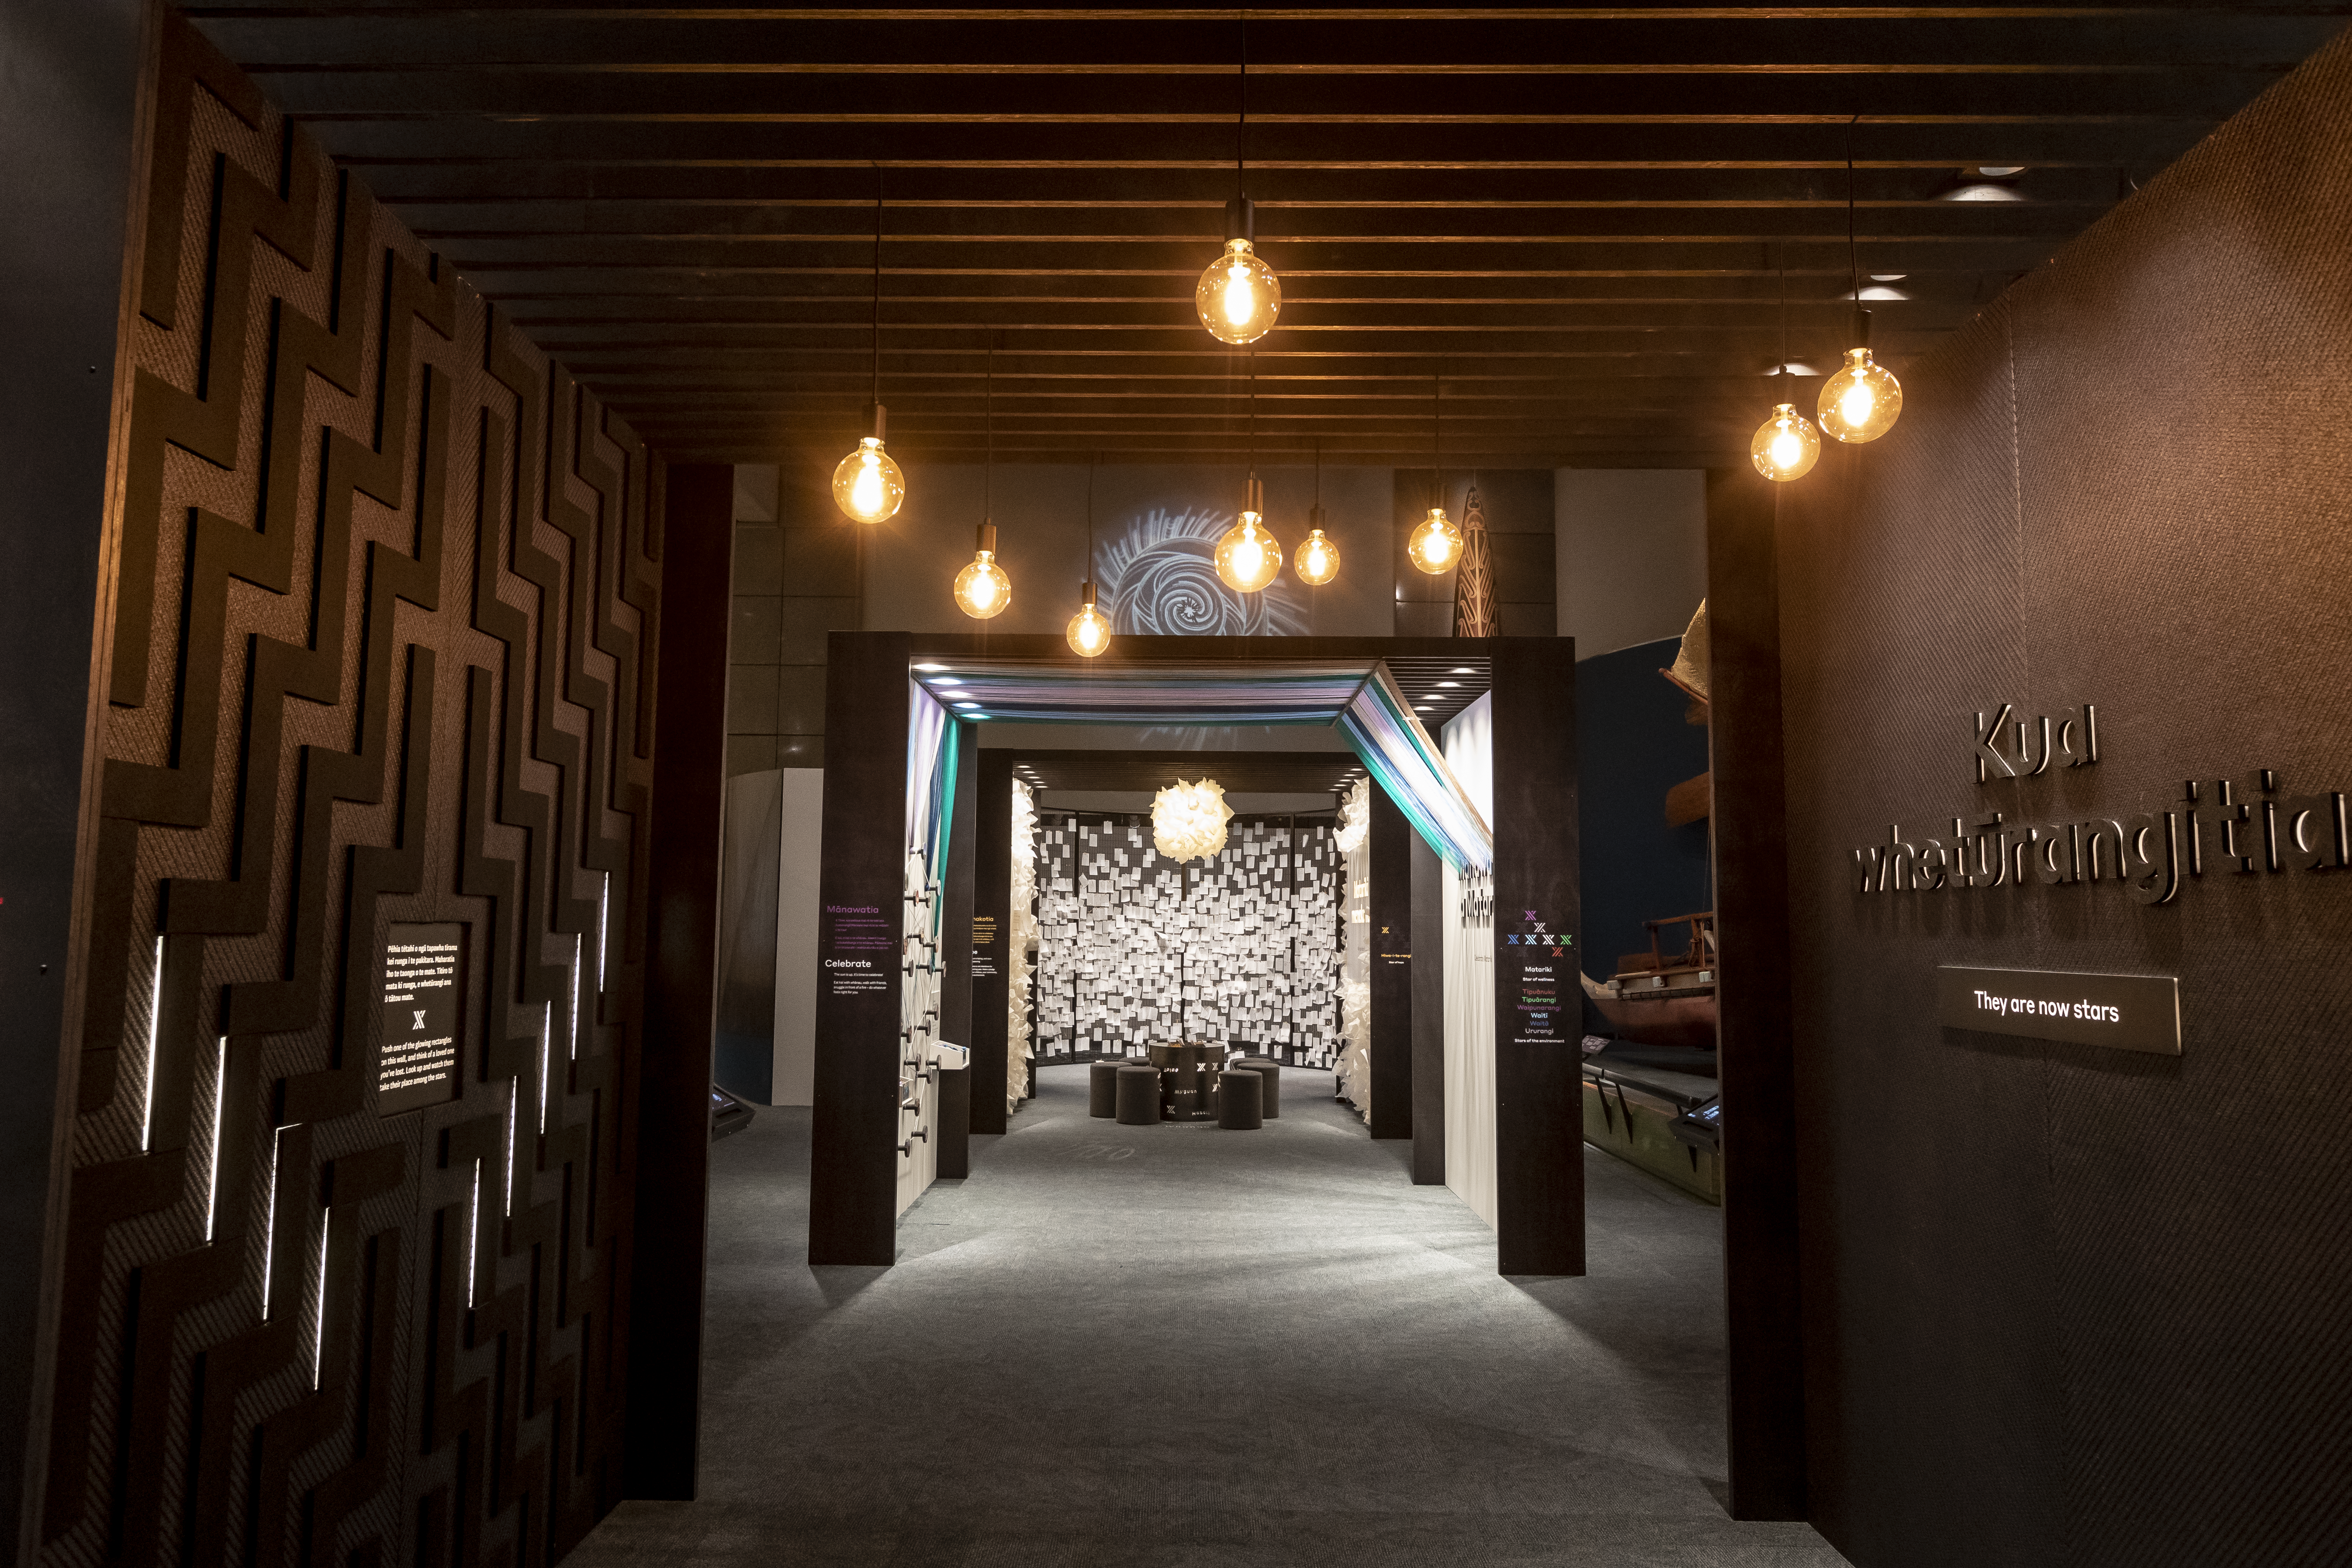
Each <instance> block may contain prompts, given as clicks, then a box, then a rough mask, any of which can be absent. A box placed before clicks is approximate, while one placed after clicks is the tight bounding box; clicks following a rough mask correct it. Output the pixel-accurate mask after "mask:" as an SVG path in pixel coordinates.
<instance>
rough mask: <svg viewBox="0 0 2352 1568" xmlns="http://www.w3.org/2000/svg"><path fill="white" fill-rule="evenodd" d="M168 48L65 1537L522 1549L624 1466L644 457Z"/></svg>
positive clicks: (79, 1238) (474, 1551) (534, 1549)
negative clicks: (621, 1420) (622, 1420)
mask: <svg viewBox="0 0 2352 1568" xmlns="http://www.w3.org/2000/svg"><path fill="white" fill-rule="evenodd" d="M160 71H161V75H160V79H159V84H158V87H157V93H156V99H155V112H154V115H153V132H152V133H153V142H152V170H151V173H150V175H149V185H148V207H147V210H146V212H145V214H144V216H143V218H142V219H141V220H139V223H138V227H139V230H140V232H142V234H143V237H144V239H143V251H142V258H141V261H140V268H141V269H140V271H139V272H138V273H137V274H136V276H135V278H134V290H135V301H136V306H137V310H136V314H135V319H134V320H133V321H132V322H131V327H130V329H129V331H130V336H129V338H128V339H127V340H126V342H125V343H124V345H123V351H122V352H124V353H127V354H129V355H131V357H132V361H133V365H134V369H135V377H134V390H133V393H132V401H131V406H130V408H129V410H128V412H127V416H126V418H125V420H124V422H123V423H122V425H121V426H120V429H121V434H120V435H119V436H118V442H117V457H118V467H119V468H120V470H121V474H122V484H123V491H122V496H121V502H120V510H119V516H120V519H121V523H120V548H119V552H118V556H117V563H116V572H115V576H114V579H113V592H114V603H113V611H112V627H113V637H112V643H111V660H110V668H109V669H108V671H107V675H106V679H107V682H108V687H107V689H108V690H109V691H110V696H111V699H112V701H111V705H110V709H109V710H108V712H107V713H106V715H105V719H104V731H103V736H102V741H101V745H102V754H103V758H104V761H103V768H104V774H103V783H102V791H101V800H102V804H101V807H100V810H101V814H102V815H101V820H100V825H99V827H98V830H97V836H96V838H95V842H94V844H93V845H91V846H89V847H86V851H85V853H86V854H87V855H89V856H92V857H94V859H95V888H96V892H95V895H94V898H93V900H92V902H91V910H92V914H91V926H90V929H89V936H88V949H87V951H88V954H89V957H88V963H87V968H86V972H85V974H84V976H83V989H82V1005H83V1012H84V1022H83V1035H82V1038H83V1040H84V1043H85V1048H84V1050H83V1051H82V1053H81V1057H80V1063H79V1078H78V1084H79V1089H78V1108H77V1109H78V1116H77V1120H76V1121H75V1124H74V1127H73V1131H72V1143H71V1171H70V1186H69V1191H68V1220H67V1225H68V1233H67V1241H66V1263H65V1272H64V1285H63V1294H62V1299H61V1300H60V1302H59V1313H58V1323H59V1327H58V1342H57V1350H58V1354H57V1363H56V1372H55V1379H54V1383H53V1384H52V1385H51V1389H50V1400H51V1411H50V1420H51V1425H50V1429H49V1435H48V1443H47V1482H46V1493H45V1495H44V1497H43V1498H42V1500H41V1503H40V1507H41V1539H42V1541H43V1542H44V1552H45V1556H44V1561H45V1562H47V1563H57V1564H98V1563H165V1562H169V1563H225V1562H233V1563H257V1564H270V1563H335V1564H339V1565H340V1564H344V1563H392V1562H399V1563H421V1564H441V1563H475V1562H485V1561H487V1562H499V1563H511V1564H515V1565H517V1568H520V1565H522V1564H528V1563H541V1562H546V1561H551V1560H552V1559H553V1558H554V1557H556V1556H558V1555H560V1554H561V1553H562V1552H563V1551H564V1550H565V1549H566V1548H568V1547H569V1546H570V1545H571V1544H572V1542H575V1541H577V1540H578V1539H579V1537H580V1536H581V1535H582V1534H583V1533H584V1532H585V1531H587V1529H588V1528H589V1527H590V1526H591V1525H593V1523H594V1521H596V1520H597V1518H598V1517H600V1516H601V1515H602V1513H603V1512H604V1510H607V1509H609V1508H610V1507H611V1506H612V1503H613V1501H614V1499H615V1496H616V1492H617V1487H618V1469H619V1426H618V1422H619V1416H620V1412H621V1407H622V1405H621V1396H622V1389H623V1384H624V1370H625V1368H624V1348H625V1343H626V1337H627V1324H626V1316H627V1300H628V1290H627V1279H628V1268H629V1246H630V1231H629V1224H628V1212H629V1211H628V1193H629V1190H630V1184H631V1182H632V1179H633V1176H632V1170H633V1163H632V1162H633V1155H632V1140H631V1137H630V1136H629V1133H628V1131H627V1129H628V1127H629V1126H630V1121H628V1120H627V1118H628V1117H633V1116H634V1114H635V1112H634V1091H635V1082H634V1068H635V1060H636V1056H635V1053H636V1049H637V1037H636V1036H637V1031H636V1022H637V1019H638V1016H639V1014H640V1010H641V1009H640V995H641V993H642V984H641V975H640V973H639V969H638V966H637V963H636V962H635V955H637V954H639V953H641V952H643V951H644V946H645V943H644V933H643V930H642V927H643V923H644V919H645V912H644V893H643V889H645V887H646V839H647V828H646V816H645V808H646V797H647V792H648V789H649V787H650V783H651V778H652V762H651V757H652V739H653V714H652V690H653V687H652V680H651V668H650V657H649V655H650V650H651V648H652V647H653V645H654V638H655V630H656V621H655V617H656V602H657V600H656V584H657V582H658V571H657V568H656V560H657V557H658V553H659V535H660V521H659V517H658V506H657V504H656V502H655V501H654V500H653V498H655V497H656V496H657V495H658V493H659V474H658V472H657V465H656V462H655V461H654V459H652V458H651V457H650V456H649V454H647V453H646V450H645V448H644V447H642V446H641V445H640V444H639V443H638V441H637V440H636V438H635V437H634V436H632V435H631V434H630V433H629V431H628V430H627V429H626V428H625V427H624V426H621V425H620V424H619V422H618V421H616V420H615V419H614V418H612V417H610V416H607V415H605V414H604V412H603V411H602V410H601V409H600V408H599V407H598V406H597V405H596V404H595V402H594V401H593V399H592V398H590V397H589V396H588V395H586V394H585V393H584V392H583V391H582V390H581V389H580V388H579V387H577V386H576V385H575V384H573V383H572V381H571V380H570V379H569V378H568V377H567V376H566V375H565V374H564V373H563V371H562V369H561V367H559V366H556V365H553V364H551V363H549V362H547V361H546V360H545V359H544V358H543V357H541V355H540V354H538V353H536V352H535V351H534V350H533V349H532V348H531V347H530V345H529V344H528V343H527V342H524V341H523V340H522V339H521V338H520V336H519V335H518V334H517V332H516V331H515V330H514V329H513V327H512V326H511V325H510V324H509V323H506V322H504V321H499V319H498V318H497V317H496V316H495V315H494V314H493V313H492V312H491V311H490V310H488V308H487V307H486V306H485V304H484V303H483V302H482V301H481V300H479V299H478V298H477V297H476V296H475V295H474V294H473V293H471V292H470V291H469V290H468V289H466V288H465V287H464V286H463V285H462V284H460V283H459V282H458V281H457V279H456V278H455V277H454V276H453V275H452V273H451V272H450V270H449V269H448V268H445V267H443V266H442V265H440V263H439V262H438V260H437V258H435V257H434V256H432V255H431V254H429V253H428V252H427V251H426V250H425V248H424V247H422V246H420V245H419V244H418V243H417V242H416V241H415V238H414V237H412V236H410V235H409V234H407V233H406V232H405V231H404V229H403V228H402V227H401V226H399V225H398V224H397V223H395V222H394V220H393V219H392V218H391V217H390V216H388V215H387V214H386V213H385V212H384V211H383V209H382V208H380V207H379V206H377V205H376V204H375V202H374V201H373V198H372V197H371V196H370V195H369V194H368V193H367V191H366V190H365V189H364V188H363V187H362V185H361V184H359V183H358V182H357V181H355V180H352V179H351V178H349V177H348V176H347V175H345V174H341V173H340V172H339V171H338V170H337V169H336V168H335V167H334V166H333V165H331V163H329V161H328V160H327V159H326V158H325V157H324V156H323V155H322V154H321V153H320V152H319V151H318V150H317V148H316V147H315V146H314V145H313V144H312V143H311V142H310V140H309V139H308V138H307V137H306V136H304V135H303V134H302V133H301V132H300V131H299V129H298V128H296V127H294V126H292V125H289V124H288V123H287V122H286V121H283V120H282V119H281V117H280V116H279V115H278V113H277V112H276V110H273V109H272V108H271V107H270V106H269V105H268V102H267V101H266V100H264V99H263V98H262V97H261V96H260V95H259V93H258V92H257V91H256V89H254V88H253V86H252V85H251V84H250V83H249V82H248V81H247V80H246V79H243V78H242V77H241V76H240V75H239V74H238V73H237V72H236V70H235V68H232V67H231V66H229V65H228V64H227V63H226V61H225V60H223V59H222V58H220V57H219V56H218V55H217V54H215V52H214V51H213V50H212V49H211V48H210V47H209V46H207V45H206V44H205V43H204V41H203V40H202V39H201V38H199V37H197V36H196V35H195V34H194V32H193V31H192V30H191V29H190V28H189V27H188V26H186V25H185V24H184V23H183V22H180V21H179V20H178V19H177V18H176V17H175V18H173V20H172V21H171V22H170V23H169V24H168V26H167V37H166V42H165V44H164V47H163V53H162V59H161V66H160Z"/></svg>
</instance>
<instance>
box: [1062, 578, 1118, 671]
mask: <svg viewBox="0 0 2352 1568" xmlns="http://www.w3.org/2000/svg"><path fill="white" fill-rule="evenodd" d="M1083 591H1084V593H1085V595H1086V603H1085V604H1083V605H1079V606H1078V613H1077V614H1076V615H1075V616H1071V617H1070V625H1069V629H1068V631H1067V632H1066V634H1065V635H1066V637H1068V638H1069V639H1070V651H1071V652H1072V653H1075V654H1076V655H1077V656H1078V657H1079V658H1094V657H1095V655H1097V654H1098V653H1100V652H1102V650H1103V649H1105V648H1107V647H1110V617H1109V616H1106V615H1104V614H1103V613H1102V612H1101V611H1100V610H1097V609H1096V608H1095V585H1094V584H1092V583H1088V584H1086V586H1085V588H1084V590H1083Z"/></svg>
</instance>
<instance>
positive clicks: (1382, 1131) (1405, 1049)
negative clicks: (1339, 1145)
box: [1368, 789, 1415, 1138]
mask: <svg viewBox="0 0 2352 1568" xmlns="http://www.w3.org/2000/svg"><path fill="white" fill-rule="evenodd" d="M1414 837H1415V835H1414V833H1413V830H1412V823H1411V822H1409V821H1407V820H1406V818H1405V815H1404V813H1403V812H1402V811H1400V810H1398V809H1397V805H1396V802H1394V801H1392V800H1391V799H1390V798H1389V797H1388V794H1387V792H1386V791H1384V790H1380V789H1374V790H1373V791H1372V815H1371V829H1370V837H1369V840H1368V843H1369V847H1370V857H1369V858H1370V865H1371V878H1372V888H1371V898H1370V909H1369V910H1368V912H1369V913H1370V916H1371V921H1372V949H1371V1026H1372V1048H1371V1058H1372V1119H1371V1129H1372V1136H1373V1137H1375V1138H1410V1137H1412V1084H1413V1071H1412V1069H1413V1059H1412V1056H1413V1052H1412V1043H1413V1029H1412V977H1413V948H1412V856H1413V840H1414Z"/></svg>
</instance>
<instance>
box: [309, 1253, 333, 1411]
mask: <svg viewBox="0 0 2352 1568" xmlns="http://www.w3.org/2000/svg"><path fill="white" fill-rule="evenodd" d="M334 1217H335V1211H334V1210H333V1209H332V1208H322V1209H320V1211H319V1313H318V1316H317V1317H316V1318H314V1319H313V1320H312V1321H311V1323H310V1386H311V1387H312V1388H313V1389H316V1388H317V1387H318V1386H319V1375H320V1372H321V1371H322V1370H323V1366H322V1363H324V1362H325V1361H326V1359H327V1241H328V1238H329V1237H331V1236H333V1235H334V1228H333V1226H331V1224H330V1223H329V1222H330V1221H331V1220H332V1219H333V1218H334Z"/></svg>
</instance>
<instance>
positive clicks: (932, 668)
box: [915, 664, 947, 675]
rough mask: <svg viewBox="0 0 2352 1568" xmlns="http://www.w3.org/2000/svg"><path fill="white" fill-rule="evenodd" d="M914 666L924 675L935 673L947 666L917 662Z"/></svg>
mask: <svg viewBox="0 0 2352 1568" xmlns="http://www.w3.org/2000/svg"><path fill="white" fill-rule="evenodd" d="M915 668H917V669H919V670H921V671H922V672H923V673H924V674H926V675H937V674H938V673H939V672H940V670H942V669H945V668H947V666H946V665H944V664H919V665H917V666H915Z"/></svg>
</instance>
